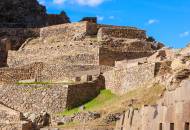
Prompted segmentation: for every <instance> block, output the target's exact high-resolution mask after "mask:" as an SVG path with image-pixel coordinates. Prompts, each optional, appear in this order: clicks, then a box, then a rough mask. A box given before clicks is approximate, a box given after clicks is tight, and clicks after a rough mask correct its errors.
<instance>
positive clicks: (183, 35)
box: [179, 31, 190, 37]
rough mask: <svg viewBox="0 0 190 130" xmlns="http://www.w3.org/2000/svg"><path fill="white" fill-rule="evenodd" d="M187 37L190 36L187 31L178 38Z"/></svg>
mask: <svg viewBox="0 0 190 130" xmlns="http://www.w3.org/2000/svg"><path fill="white" fill-rule="evenodd" d="M189 35H190V32H189V31H186V32H183V33H181V34H180V35H179V36H180V37H187V36H189Z"/></svg>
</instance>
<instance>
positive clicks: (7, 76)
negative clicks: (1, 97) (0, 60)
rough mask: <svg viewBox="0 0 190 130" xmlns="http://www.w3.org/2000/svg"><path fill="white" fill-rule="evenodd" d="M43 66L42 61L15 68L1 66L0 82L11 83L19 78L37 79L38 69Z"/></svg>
mask: <svg viewBox="0 0 190 130" xmlns="http://www.w3.org/2000/svg"><path fill="white" fill-rule="evenodd" d="M42 68H43V64H42V63H33V64H31V65H28V66H22V67H16V68H1V69H0V83H8V84H13V83H16V82H18V81H20V80H31V79H34V80H35V81H37V80H38V76H40V71H41V70H42Z"/></svg>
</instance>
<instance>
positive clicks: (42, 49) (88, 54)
mask: <svg viewBox="0 0 190 130" xmlns="http://www.w3.org/2000/svg"><path fill="white" fill-rule="evenodd" d="M32 42H33V41H31V42H30V43H32ZM36 42H39V41H36ZM30 43H29V44H30ZM34 43H35V41H34ZM67 44H68V45H65V43H62V42H61V43H54V44H53V45H52V44H50V45H49V44H46V45H44V44H42V45H41V44H38V45H39V46H38V45H32V44H31V45H25V47H24V49H21V50H20V51H9V52H8V59H7V63H8V65H9V67H16V66H22V65H27V64H32V63H33V62H44V63H48V64H49V63H53V64H54V63H57V64H58V63H59V64H62V65H97V64H98V62H99V57H98V55H99V49H98V48H97V47H94V46H90V45H89V46H88V45H83V44H82V43H81V44H82V45H80V43H78V42H76V44H77V45H78V46H77V45H72V44H69V42H67ZM73 44H74V43H73ZM86 44H87V43H86ZM26 57H27V59H26Z"/></svg>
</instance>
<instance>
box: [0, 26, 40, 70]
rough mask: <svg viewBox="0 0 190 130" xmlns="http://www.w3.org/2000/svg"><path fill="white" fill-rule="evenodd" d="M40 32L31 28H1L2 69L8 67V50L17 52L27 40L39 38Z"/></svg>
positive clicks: (0, 56) (0, 51)
mask: <svg viewBox="0 0 190 130" xmlns="http://www.w3.org/2000/svg"><path fill="white" fill-rule="evenodd" d="M39 32H40V31H39V29H31V28H28V29H24V28H14V29H13V28H0V58H1V60H0V67H5V66H6V65H7V53H8V50H17V49H18V48H19V47H20V46H21V45H22V44H23V43H24V41H25V40H26V39H27V38H32V37H38V36H39V35H40V33H39ZM4 46H5V47H4ZM7 46H9V47H8V48H7Z"/></svg>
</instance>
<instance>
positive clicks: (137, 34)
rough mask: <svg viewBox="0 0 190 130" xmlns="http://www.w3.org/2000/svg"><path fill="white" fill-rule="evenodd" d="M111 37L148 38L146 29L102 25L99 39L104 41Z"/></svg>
mask: <svg viewBox="0 0 190 130" xmlns="http://www.w3.org/2000/svg"><path fill="white" fill-rule="evenodd" d="M110 37H115V38H129V39H135V38H138V39H146V33H145V31H144V30H137V29H130V28H111V27H102V28H100V29H99V31H98V40H99V41H104V40H106V39H108V38H110Z"/></svg>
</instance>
